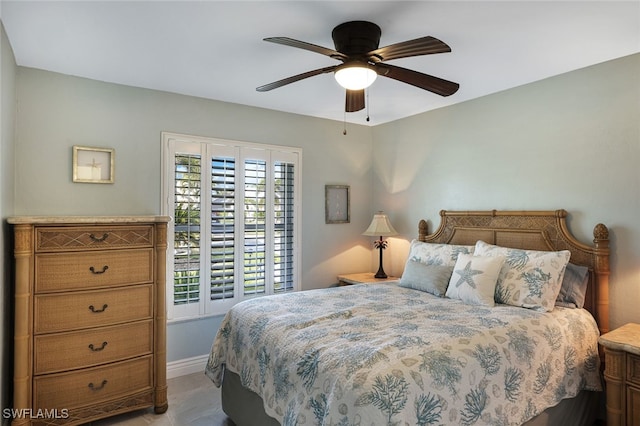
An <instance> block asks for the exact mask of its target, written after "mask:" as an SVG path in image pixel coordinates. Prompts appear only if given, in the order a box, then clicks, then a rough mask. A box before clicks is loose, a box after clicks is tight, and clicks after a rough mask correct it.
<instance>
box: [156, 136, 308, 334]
mask: <svg viewBox="0 0 640 426" xmlns="http://www.w3.org/2000/svg"><path fill="white" fill-rule="evenodd" d="M161 136H162V137H161V138H162V149H161V151H162V159H161V160H162V167H161V192H162V203H161V204H162V205H161V208H160V210H161V214H163V215H167V216H170V217H171V218H173V217H174V215H175V211H174V209H175V205H174V200H175V198H174V196H175V195H174V189H175V188H174V186H175V174H174V173H175V156H176V154H182V153H185V154H197V155H200V156H201V161H200V163H201V178H200V182H201V189H200V197H201V199H200V206H201V207H200V219H201V220H200V283H199V285H200V289H199V294H200V297H199V301H198V302H196V303H187V304H182V305H175V304H174V249H175V247H174V241H175V239H174V229H175V228H174V225H175V222H174V221H173V220H171V221H170V222H169V224H168V235H167V262H166V263H167V269H166V274H167V280H166V282H167V288H166V291H167V297H166V300H167V318H168V321H170V322H173V321H183V320H190V319H197V318H203V317H209V316H218V315H223V314H225V313H226V312H227V311H228V310H229V309H230V308H231V307H232V306H233V305H235V304H236V303H239V302H241V301H243V300H247V299H251V298H254V297H262V296H267V295H271V294H274V287H275V286H274V282H275V277H274V265H273V263H274V261H275V260H274V259H275V257H274V256H275V255H274V250H275V249H274V247H273V246H274V239H275V234H276V224H275V212H274V208H272V207H273V206H274V192H275V187H274V184H275V177H274V176H275V175H276V174H277V173H276V171H275V165H276V163H282V162H284V163H286V164H293V165H294V174H293V198H294V202H293V244H292V246H293V268H292V269H293V271H292V276H293V287H292V289H291V290H289V291H299V290H300V279H299V277H300V264H301V260H302V253H301V245H300V242H301V241H302V240H301V228H302V227H301V222H302V220H301V212H302V208H301V194H302V188H301V183H302V149H301V148H298V147H289V146H280V145H268V144H259V143H254V142H243V141H235V140H228V139H219V138H210V137H202V136H191V135H185V134H178V133H170V132H162V135H161ZM221 156H228V157H233V158H234V160H235V163H236V165H235V168H236V176H235V200H234V203H235V207H234V211H235V214H234V234H235V235H234V294H233V296H232V297H229V298H226V299H219V300H211V297H210V291H211V285H210V284H211V283H210V278H209V276H210V274H211V273H210V270H211V267H210V265H211V263H210V262H211V261H210V259H211V228H212V226H211V222H212V221H211V216H210V215H208V217H207V213H206V212H209V211H210V210H211V208H210V207H211V198H210V197H211V194H212V191H211V171H212V167H211V160H212V158H214V157H221ZM245 160H262V161H265V162H266V169H267V181H266V195H265V197H266V200H265V202H266V205H267V206H269V208H266V210H265V212H266V223H265V232H266V233H267V235H268V236H269V237H268V239H269V240H270V241H269V242H266V241H265V242H266V244H265V245H266V247H265V256H266V258H267V259H268V261H267V262H266V268H265V276H266V281H265V291H264V293H260V294H257V295H245V294H244V289H245V280H244V275H243V274H244V270H243V265H244V257H245V251H244V237H245V228H244V216H243V210H244V208H245V201H244V200H245V198H244V184H245V180H244V178H245ZM203 194H204V195H203ZM265 239H267V238H265Z"/></svg>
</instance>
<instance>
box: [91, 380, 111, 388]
mask: <svg viewBox="0 0 640 426" xmlns="http://www.w3.org/2000/svg"><path fill="white" fill-rule="evenodd" d="M106 384H107V379H104V380H103V381H102V383H101V384H100V386H96V385H94V384H93V382H91V383H89V388H90V389H91V390H93V391H99V390H101V389H102V388H104V385H106Z"/></svg>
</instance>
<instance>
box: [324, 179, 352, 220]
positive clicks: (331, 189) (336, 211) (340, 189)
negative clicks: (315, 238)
mask: <svg viewBox="0 0 640 426" xmlns="http://www.w3.org/2000/svg"><path fill="white" fill-rule="evenodd" d="M324 202H325V207H324V208H325V210H324V221H325V223H349V216H350V207H349V186H348V185H325V186H324Z"/></svg>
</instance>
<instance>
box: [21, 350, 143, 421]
mask: <svg viewBox="0 0 640 426" xmlns="http://www.w3.org/2000/svg"><path fill="white" fill-rule="evenodd" d="M152 364H153V357H152V356H151V355H149V356H145V357H142V358H136V359H133V360H129V361H123V362H118V363H114V364H109V365H106V366H102V367H95V368H89V369H86V370H77V371H73V372H69V373H62V374H50V375H46V376H36V377H34V379H33V398H34V403H33V405H34V408H35V409H49V410H50V409H53V408H57V409H63V408H73V407H81V406H83V405H87V404H96V403H100V402H103V401H107V400H109V399H111V398H117V397H121V396H123V395H126V394H134V393H136V392H139V391H142V390H145V389H151V388H152V386H153V377H152V374H151V372H152V371H153V370H152V367H153V366H152Z"/></svg>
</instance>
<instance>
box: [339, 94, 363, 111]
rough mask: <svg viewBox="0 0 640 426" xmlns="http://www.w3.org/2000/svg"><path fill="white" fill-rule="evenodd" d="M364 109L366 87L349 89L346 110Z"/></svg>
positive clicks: (345, 104)
mask: <svg viewBox="0 0 640 426" xmlns="http://www.w3.org/2000/svg"><path fill="white" fill-rule="evenodd" d="M361 109H364V89H361V90H349V89H347V96H346V99H345V103H344V110H345V111H346V112H356V111H360V110H361Z"/></svg>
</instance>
